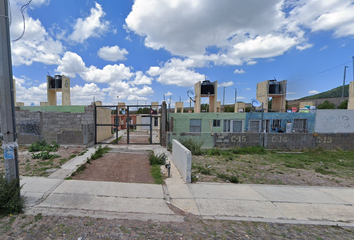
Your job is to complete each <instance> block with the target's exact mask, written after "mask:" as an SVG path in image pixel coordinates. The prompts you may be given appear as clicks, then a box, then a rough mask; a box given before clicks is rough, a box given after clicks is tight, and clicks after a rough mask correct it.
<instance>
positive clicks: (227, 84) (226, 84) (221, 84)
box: [218, 81, 234, 87]
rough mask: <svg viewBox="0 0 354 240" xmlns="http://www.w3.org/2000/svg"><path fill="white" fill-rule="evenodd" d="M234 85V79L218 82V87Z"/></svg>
mask: <svg viewBox="0 0 354 240" xmlns="http://www.w3.org/2000/svg"><path fill="white" fill-rule="evenodd" d="M232 85H234V83H233V82H232V81H229V82H223V83H220V84H218V87H230V86H232Z"/></svg>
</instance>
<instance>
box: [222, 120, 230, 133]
mask: <svg viewBox="0 0 354 240" xmlns="http://www.w3.org/2000/svg"><path fill="white" fill-rule="evenodd" d="M223 132H230V120H224V128H223Z"/></svg>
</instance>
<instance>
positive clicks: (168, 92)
mask: <svg viewBox="0 0 354 240" xmlns="http://www.w3.org/2000/svg"><path fill="white" fill-rule="evenodd" d="M171 95H173V94H172V93H171V92H170V91H167V93H165V96H171Z"/></svg>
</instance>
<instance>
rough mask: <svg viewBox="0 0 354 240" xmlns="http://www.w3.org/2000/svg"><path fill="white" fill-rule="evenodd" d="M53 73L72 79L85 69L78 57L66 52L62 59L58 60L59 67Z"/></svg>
mask: <svg viewBox="0 0 354 240" xmlns="http://www.w3.org/2000/svg"><path fill="white" fill-rule="evenodd" d="M55 71H56V72H59V73H61V74H64V75H66V76H68V77H72V78H74V77H75V76H76V74H82V73H83V72H86V71H87V69H86V66H85V63H84V61H83V60H82V58H81V57H80V56H79V55H77V54H76V53H73V52H66V53H65V54H64V56H63V58H62V59H61V60H59V66H58V67H57V69H56V70H55Z"/></svg>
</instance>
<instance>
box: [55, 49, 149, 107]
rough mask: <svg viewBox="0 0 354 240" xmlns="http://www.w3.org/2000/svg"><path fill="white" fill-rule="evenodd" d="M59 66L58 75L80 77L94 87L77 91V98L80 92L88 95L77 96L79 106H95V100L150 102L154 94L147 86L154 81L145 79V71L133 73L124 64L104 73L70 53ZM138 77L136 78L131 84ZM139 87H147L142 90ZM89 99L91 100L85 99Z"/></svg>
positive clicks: (85, 87)
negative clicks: (149, 99) (86, 103)
mask: <svg viewBox="0 0 354 240" xmlns="http://www.w3.org/2000/svg"><path fill="white" fill-rule="evenodd" d="M59 62H60V64H59V66H58V67H57V69H56V70H55V71H57V72H59V73H60V74H65V75H66V76H68V77H75V76H76V75H77V74H78V75H79V76H80V77H81V78H82V79H84V80H85V81H87V82H90V84H85V86H84V87H80V86H75V87H74V89H73V91H74V92H75V94H76V93H77V92H79V91H82V93H85V94H77V98H74V100H76V101H77V102H78V103H79V102H87V101H88V100H90V102H91V99H92V97H93V96H99V97H100V98H105V97H106V98H107V97H108V98H110V99H116V98H117V96H119V99H120V101H123V100H124V99H126V100H127V101H133V100H148V98H147V97H148V96H150V95H152V94H153V93H154V91H153V90H152V88H151V87H148V86H146V84H151V81H152V78H150V77H147V76H145V75H144V74H143V72H141V71H137V72H136V73H133V72H131V68H130V67H127V66H125V65H124V64H122V63H121V64H114V65H106V66H104V67H103V68H102V69H100V68H97V67H96V66H93V65H91V66H90V67H86V65H85V62H84V61H83V60H82V58H81V56H79V55H78V54H77V53H73V52H66V53H65V54H64V56H63V58H62V59H61V60H60V61H59ZM134 75H135V78H134V80H133V81H131V78H132V77H133V76H134ZM95 83H103V84H108V87H106V88H103V89H100V88H99V87H98V86H97V85H96V84H95ZM135 85H144V86H143V87H142V88H138V87H136V86H135ZM86 95H87V97H85V96H86ZM96 99H98V98H96ZM103 100H104V99H103ZM90 102H89V103H90ZM131 103H132V102H131Z"/></svg>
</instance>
